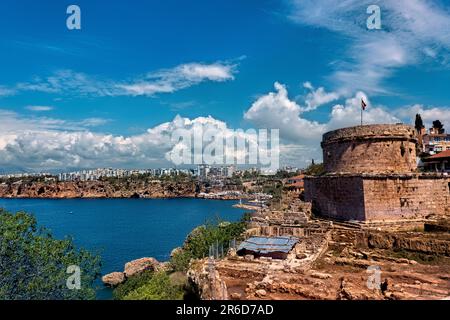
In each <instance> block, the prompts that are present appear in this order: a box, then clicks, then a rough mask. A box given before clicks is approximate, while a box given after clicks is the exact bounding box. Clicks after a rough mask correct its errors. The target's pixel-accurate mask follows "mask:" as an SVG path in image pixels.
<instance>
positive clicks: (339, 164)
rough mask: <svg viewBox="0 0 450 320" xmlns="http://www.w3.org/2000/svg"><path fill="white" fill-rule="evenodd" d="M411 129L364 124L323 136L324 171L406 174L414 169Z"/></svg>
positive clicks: (414, 139)
mask: <svg viewBox="0 0 450 320" xmlns="http://www.w3.org/2000/svg"><path fill="white" fill-rule="evenodd" d="M416 143H417V137H416V134H415V129H414V128H413V127H411V126H407V125H366V126H357V127H350V128H343V129H339V130H335V131H331V132H328V133H326V134H324V136H323V140H322V148H323V160H324V166H325V170H326V171H327V172H340V173H344V172H345V173H408V172H413V171H415V170H416V169H417V164H416Z"/></svg>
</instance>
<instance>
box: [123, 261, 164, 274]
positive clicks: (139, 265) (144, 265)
mask: <svg viewBox="0 0 450 320" xmlns="http://www.w3.org/2000/svg"><path fill="white" fill-rule="evenodd" d="M159 264H160V263H159V262H158V260H156V259H155V258H141V259H137V260H133V261H130V262H128V263H126V264H125V270H124V273H125V276H126V277H127V278H130V277H133V276H136V275H138V274H141V273H142V272H144V271H147V270H150V271H155V270H157V269H158V267H159Z"/></svg>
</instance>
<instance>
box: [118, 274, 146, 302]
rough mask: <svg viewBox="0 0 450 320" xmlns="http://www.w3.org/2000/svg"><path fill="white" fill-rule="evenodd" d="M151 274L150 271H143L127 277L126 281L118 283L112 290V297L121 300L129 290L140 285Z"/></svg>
mask: <svg viewBox="0 0 450 320" xmlns="http://www.w3.org/2000/svg"><path fill="white" fill-rule="evenodd" d="M152 276H153V272H152V271H145V272H143V273H141V274H138V275H136V276H134V277H131V278H128V279H127V281H125V282H124V283H122V284H120V285H118V286H117V287H116V288H115V289H114V291H113V298H114V299H115V300H123V299H124V298H125V297H126V296H127V295H128V294H129V293H130V292H132V291H134V290H136V289H138V288H140V287H142V286H143V285H145V284H146V283H147V282H149V281H150V279H151V278H152Z"/></svg>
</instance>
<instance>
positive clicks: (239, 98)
mask: <svg viewBox="0 0 450 320" xmlns="http://www.w3.org/2000/svg"><path fill="white" fill-rule="evenodd" d="M372 2H373V1H366V0H363V1H356V0H352V1H346V2H344V3H342V1H338V0H331V1H330V0H328V1H325V0H322V1H320V0H318V1H301V0H279V1H275V0H262V1H256V0H250V1H239V2H227V1H222V2H219V1H206V0H201V1H195V2H184V1H174V0H169V1H164V2H160V1H145V2H144V1H127V2H125V1H114V2H108V3H105V2H101V1H87V0H79V1H75V3H67V2H58V3H56V2H55V1H50V0H46V1H39V2H37V1H31V0H24V1H2V2H1V3H0V10H1V12H4V13H7V14H5V15H4V17H3V18H2V19H1V20H0V30H2V31H1V32H2V37H1V40H0V58H1V59H0V68H1V70H2V72H1V73H0V174H1V173H2V172H3V173H10V172H22V171H28V172H44V171H49V172H58V171H59V172H63V171H69V170H75V169H83V168H96V167H105V168H108V167H112V168H135V169H145V168H161V167H174V165H173V163H171V162H170V161H169V160H170V157H169V154H170V152H171V151H173V149H174V147H175V143H174V142H173V141H171V134H172V133H173V132H174V131H175V130H177V129H185V130H188V131H190V130H193V127H194V126H195V125H196V124H201V125H202V126H203V128H204V129H211V128H214V129H216V130H222V131H224V132H227V133H228V132H231V131H232V130H235V129H244V130H245V129H249V128H255V129H280V165H281V166H286V165H291V166H295V167H299V168H304V167H306V166H307V165H308V164H309V163H311V160H312V159H315V160H316V161H317V162H320V161H321V158H322V151H321V148H320V140H321V138H322V134H323V133H325V132H326V131H329V130H333V129H337V128H340V127H346V126H353V125H358V124H359V123H360V112H361V99H363V100H364V101H365V102H366V104H367V108H366V110H365V111H364V123H366V124H370V123H397V122H403V123H406V124H411V125H414V119H415V115H416V114H417V113H420V114H421V116H422V119H423V121H424V123H425V125H426V127H427V128H429V127H430V126H431V123H432V121H434V120H437V119H439V120H440V121H441V122H442V123H443V124H444V127H445V128H446V129H450V102H449V101H450V91H449V90H448V84H449V83H450V38H449V37H448V30H450V12H449V7H448V5H446V2H445V1H440V0H435V1H425V0H414V1H376V4H377V5H378V6H379V7H380V10H381V29H380V30H370V29H368V28H367V25H366V21H367V19H368V17H369V14H367V11H366V10H367V8H368V6H369V5H372V4H373V3H372ZM70 4H76V5H78V6H79V7H80V9H81V30H69V29H68V28H67V27H66V19H67V17H68V15H67V13H66V9H67V7H68V6H69V5H70ZM105 6H107V9H108V10H106V11H105ZM423 19H426V24H425V23H423Z"/></svg>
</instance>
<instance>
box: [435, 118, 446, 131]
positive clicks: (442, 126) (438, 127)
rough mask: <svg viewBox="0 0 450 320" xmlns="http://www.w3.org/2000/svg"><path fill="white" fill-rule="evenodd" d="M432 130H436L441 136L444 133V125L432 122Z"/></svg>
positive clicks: (439, 122) (436, 121) (438, 121)
mask: <svg viewBox="0 0 450 320" xmlns="http://www.w3.org/2000/svg"><path fill="white" fill-rule="evenodd" d="M433 128H434V129H436V130H437V131H438V133H440V134H443V133H444V132H445V130H444V125H443V124H442V122H441V121H440V120H435V121H433Z"/></svg>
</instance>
